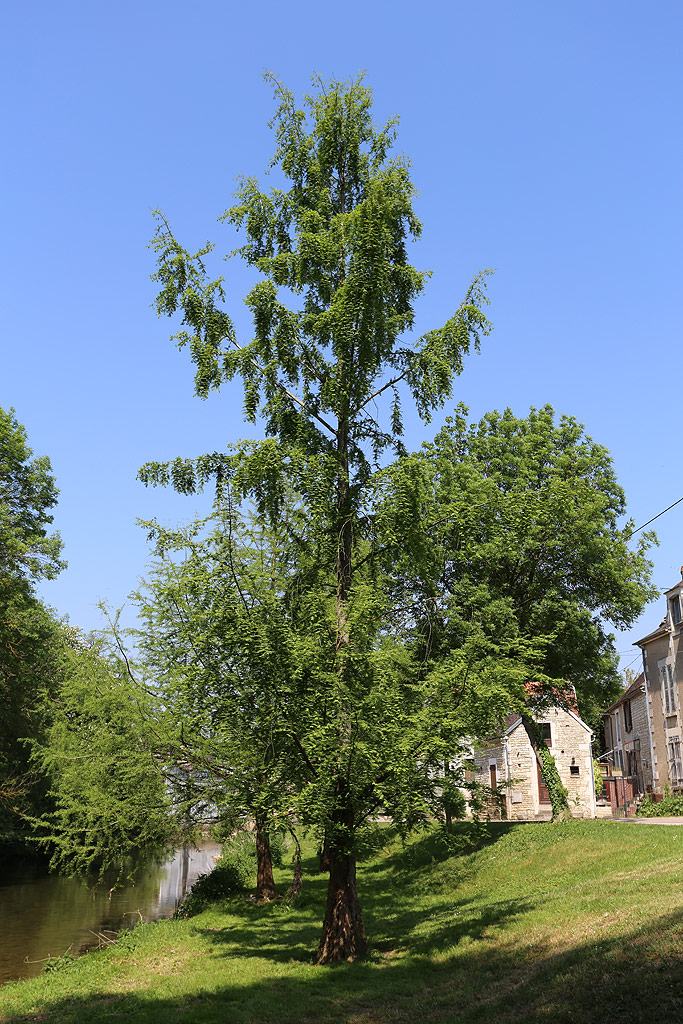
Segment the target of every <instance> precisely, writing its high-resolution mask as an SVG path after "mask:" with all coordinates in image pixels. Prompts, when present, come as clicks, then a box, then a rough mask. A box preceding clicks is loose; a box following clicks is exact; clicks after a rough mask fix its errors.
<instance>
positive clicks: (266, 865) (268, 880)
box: [256, 815, 279, 901]
mask: <svg viewBox="0 0 683 1024" xmlns="http://www.w3.org/2000/svg"><path fill="white" fill-rule="evenodd" d="M278 896H279V893H278V891H277V889H276V888H275V879H274V878H273V861H272V859H271V856H270V839H269V838H268V831H267V829H266V826H265V823H264V821H263V818H260V817H259V816H258V815H257V816H256V899H257V900H264V901H268V900H275V899H277V898H278Z"/></svg>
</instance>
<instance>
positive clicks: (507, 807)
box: [465, 707, 596, 821]
mask: <svg viewBox="0 0 683 1024" xmlns="http://www.w3.org/2000/svg"><path fill="white" fill-rule="evenodd" d="M533 717H534V720H535V721H536V722H537V723H538V725H539V726H540V728H541V732H542V734H543V738H544V739H545V742H546V743H547V744H548V747H549V748H550V750H551V752H552V754H553V757H554V758H555V764H556V765H557V771H558V774H559V776H560V780H561V781H562V784H563V785H564V786H565V787H566V789H567V792H568V793H569V808H570V810H571V813H572V815H573V816H574V817H576V818H594V817H595V816H596V800H595V782H594V776H593V757H592V753H591V737H592V731H591V730H590V729H589V727H588V726H587V725H586V723H585V722H583V721H582V720H581V719H580V718H579V716H578V714H576V713H575V712H573V711H569V710H567V709H565V708H561V707H550V708H546V709H544V710H543V711H537V712H535V713H534V716H533ZM465 765H466V769H467V777H468V781H471V782H477V783H479V789H480V791H482V792H484V793H488V794H490V799H489V806H488V811H489V813H490V814H491V816H492V817H493V816H496V817H498V816H502V817H507V818H508V819H525V820H528V819H536V820H538V821H547V820H549V819H550V817H551V816H552V809H551V806H550V795H549V793H548V790H547V788H546V786H545V785H544V783H543V780H542V778H541V773H540V770H539V768H538V763H537V761H536V755H535V754H534V751H533V748H532V746H531V743H530V742H529V737H528V736H527V733H526V730H525V728H524V726H523V725H522V719H521V718H520V716H519V715H510V716H509V718H508V719H507V721H506V723H505V730H504V732H503V734H502V736H500V737H499V738H498V739H496V740H495V741H494V742H492V743H489V744H487V745H485V746H483V747H480V748H479V749H477V750H473V751H472V754H471V756H470V758H469V759H467V760H466V762H465ZM465 795H467V794H466V793H465Z"/></svg>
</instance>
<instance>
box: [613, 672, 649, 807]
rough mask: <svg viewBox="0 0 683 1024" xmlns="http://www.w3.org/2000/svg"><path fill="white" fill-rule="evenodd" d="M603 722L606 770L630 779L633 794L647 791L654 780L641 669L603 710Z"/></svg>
mask: <svg viewBox="0 0 683 1024" xmlns="http://www.w3.org/2000/svg"><path fill="white" fill-rule="evenodd" d="M604 724H605V748H606V751H607V753H606V754H605V760H606V761H607V762H608V763H609V765H610V773H611V774H614V773H616V774H617V775H618V774H621V775H622V776H626V777H628V778H631V779H632V780H633V792H634V794H635V795H636V796H643V795H644V794H645V793H651V792H652V791H653V789H654V781H655V780H654V776H653V763H652V762H653V753H652V745H651V743H650V714H649V703H648V695H647V693H646V686H645V675H644V673H643V672H641V673H640V675H639V676H638V678H637V679H635V680H634V682H633V683H631V685H630V686H629V687H628V689H627V690H625V691H624V693H623V694H622V695H621V697H620V698H619V700H617V701H615V702H614V704H612V705H611V707H609V708H608V709H607V711H606V712H605V715H604Z"/></svg>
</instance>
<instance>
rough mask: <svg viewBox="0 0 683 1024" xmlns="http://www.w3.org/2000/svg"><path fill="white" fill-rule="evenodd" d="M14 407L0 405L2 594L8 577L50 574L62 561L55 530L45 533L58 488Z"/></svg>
mask: <svg viewBox="0 0 683 1024" xmlns="http://www.w3.org/2000/svg"><path fill="white" fill-rule="evenodd" d="M32 456H33V452H32V450H31V449H30V448H29V446H28V444H27V440H26V431H25V430H24V428H23V427H22V426H21V424H20V423H18V422H17V419H16V417H15V415H14V410H13V409H10V411H9V412H5V411H4V409H0V596H2V595H3V592H4V591H5V589H6V588H7V587H8V585H9V583H10V581H12V582H14V583H15V584H16V582H17V581H18V580H24V581H27V582H29V583H30V582H33V581H35V580H38V579H43V578H44V579H52V578H53V577H55V576H56V575H57V573H59V572H60V571H61V570H62V569H63V568H64V565H65V563H64V562H63V561H61V559H60V554H61V550H62V542H61V539H60V537H59V534H58V533H52V534H49V533H48V527H49V525H50V524H51V523H52V519H53V517H52V516H51V515H50V514H49V512H50V509H51V508H52V507H53V506H54V505H55V504H56V502H57V494H58V493H59V492H58V491H57V488H56V486H55V480H54V477H53V476H52V474H51V472H50V460H49V459H48V458H47V457H46V456H44V455H43V456H38V457H35V458H32Z"/></svg>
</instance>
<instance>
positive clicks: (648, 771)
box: [624, 693, 654, 792]
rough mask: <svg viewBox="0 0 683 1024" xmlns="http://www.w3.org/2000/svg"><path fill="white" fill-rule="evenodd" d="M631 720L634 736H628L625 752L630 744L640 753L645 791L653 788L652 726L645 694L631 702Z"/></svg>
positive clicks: (639, 695)
mask: <svg viewBox="0 0 683 1024" xmlns="http://www.w3.org/2000/svg"><path fill="white" fill-rule="evenodd" d="M631 718H632V720H633V730H632V734H631V735H629V734H626V737H625V739H626V742H625V744H624V748H625V750H627V751H628V749H629V742H632V743H633V744H634V748H635V749H636V750H637V752H638V755H639V756H638V762H639V765H640V773H641V775H642V777H643V785H644V787H645V791H646V792H648V791H649V790H651V789H652V787H653V781H654V780H653V777H652V752H651V750H650V726H649V715H648V704H647V698H646V696H645V694H644V693H639V694H638V695H637V696H636V697H634V698H633V699H632V700H631Z"/></svg>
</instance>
